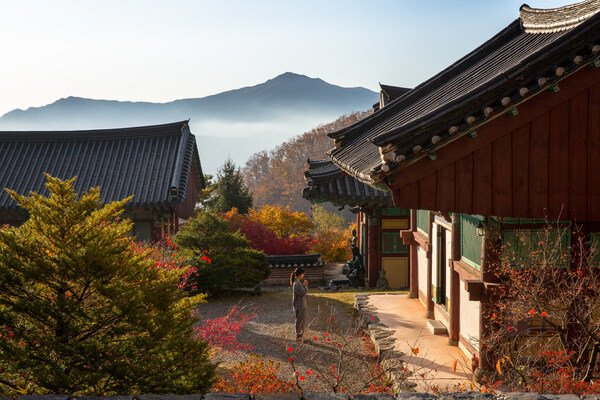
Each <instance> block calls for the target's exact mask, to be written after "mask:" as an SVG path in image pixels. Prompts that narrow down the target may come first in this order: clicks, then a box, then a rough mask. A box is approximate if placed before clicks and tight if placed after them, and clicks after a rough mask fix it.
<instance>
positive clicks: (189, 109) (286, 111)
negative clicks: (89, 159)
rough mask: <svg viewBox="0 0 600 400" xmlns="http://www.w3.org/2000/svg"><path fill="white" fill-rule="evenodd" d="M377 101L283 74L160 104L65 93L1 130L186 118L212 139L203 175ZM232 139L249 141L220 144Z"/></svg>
mask: <svg viewBox="0 0 600 400" xmlns="http://www.w3.org/2000/svg"><path fill="white" fill-rule="evenodd" d="M377 98H378V94H377V93H375V92H373V91H371V90H369V89H366V88H363V87H352V88H346V87H341V86H338V85H334V84H330V83H328V82H325V81H324V80H322V79H320V78H311V77H308V76H306V75H301V74H296V73H292V72H286V73H283V74H280V75H278V76H276V77H274V78H271V79H269V80H267V81H265V82H263V83H259V84H256V85H253V86H245V87H241V88H238V89H231V90H227V91H224V92H221V93H217V94H212V95H208V96H204V97H198V98H186V99H175V100H172V101H168V102H164V103H159V102H148V101H129V100H109V99H92V98H85V97H78V96H67V97H63V98H60V99H57V100H55V101H54V102H52V103H49V104H47V105H44V106H40V107H29V108H27V109H25V110H23V109H14V110H11V111H9V112H7V113H6V114H4V115H2V117H0V130H10V131H27V130H37V131H40V130H85V129H106V128H121V127H128V126H143V125H155V124H162V123H168V122H172V121H182V120H190V127H191V129H192V132H193V133H194V134H195V135H196V137H202V138H204V140H205V141H207V143H206V145H207V146H208V147H210V143H209V142H210V141H211V138H215V139H216V138H219V140H214V142H215V144H217V143H218V147H219V148H218V149H212V152H207V154H205V158H206V160H204V159H203V165H204V164H205V163H206V164H208V165H207V171H209V172H214V171H215V170H216V167H217V166H218V165H220V164H222V161H220V162H218V165H216V166H215V165H214V164H215V163H217V158H219V157H220V158H221V159H222V160H223V161H224V159H225V158H227V154H229V155H231V157H232V159H233V160H234V161H235V162H236V163H237V164H243V163H244V162H245V161H246V159H247V158H248V157H249V156H250V155H251V154H253V153H254V152H256V151H260V150H263V149H268V148H273V147H275V146H276V145H278V144H279V143H281V142H282V141H284V140H286V139H288V138H290V137H291V136H294V135H296V134H301V133H304V132H306V131H308V130H310V129H312V128H314V127H316V126H318V125H320V124H323V123H328V122H330V121H333V120H335V119H337V118H338V117H339V116H340V115H345V114H349V113H352V112H354V111H363V110H367V109H368V108H370V107H371V105H372V104H373V103H375V102H376V101H377ZM233 137H237V138H239V137H241V138H247V139H248V140H233V139H232V143H228V142H227V140H225V139H226V138H233ZM233 142H237V143H233ZM238 144H239V145H238ZM223 146H227V148H226V149H223ZM240 146H241V147H243V148H238V147H240ZM199 148H200V143H199ZM222 150H224V151H222ZM325 150H326V149H325ZM215 152H217V154H215ZM201 153H202V152H201ZM202 156H203V154H201V157H202ZM221 156H222V157H221Z"/></svg>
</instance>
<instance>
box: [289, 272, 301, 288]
mask: <svg viewBox="0 0 600 400" xmlns="http://www.w3.org/2000/svg"><path fill="white" fill-rule="evenodd" d="M303 273H304V268H302V267H298V268H296V269H295V270H294V272H292V275H290V286H293V285H294V281H295V280H296V278H297V277H299V276H300V275H302V274H303Z"/></svg>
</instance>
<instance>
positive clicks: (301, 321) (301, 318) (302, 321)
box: [296, 308, 306, 338]
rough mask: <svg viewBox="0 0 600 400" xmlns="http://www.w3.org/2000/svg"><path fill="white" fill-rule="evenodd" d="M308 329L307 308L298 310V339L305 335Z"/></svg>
mask: <svg viewBox="0 0 600 400" xmlns="http://www.w3.org/2000/svg"><path fill="white" fill-rule="evenodd" d="M305 327H306V308H303V309H300V310H296V337H297V338H301V337H302V335H304V328H305Z"/></svg>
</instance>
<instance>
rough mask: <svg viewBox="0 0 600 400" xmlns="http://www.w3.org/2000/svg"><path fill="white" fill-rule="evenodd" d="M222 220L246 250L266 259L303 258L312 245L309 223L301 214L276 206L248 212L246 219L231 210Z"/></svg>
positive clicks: (310, 224) (310, 222)
mask: <svg viewBox="0 0 600 400" xmlns="http://www.w3.org/2000/svg"><path fill="white" fill-rule="evenodd" d="M223 218H224V219H225V220H226V221H228V224H229V226H228V229H229V231H230V232H239V233H241V234H243V235H244V237H245V238H246V239H247V240H248V243H249V244H250V247H252V248H253V249H255V250H258V251H262V252H264V253H265V254H268V255H285V254H306V253H308V252H309V251H310V249H311V248H312V247H313V245H314V239H313V236H312V235H311V234H310V231H311V230H312V229H313V228H314V224H313V223H312V221H311V220H310V219H309V218H308V217H307V216H306V214H304V213H297V212H292V211H290V210H289V208H283V207H280V206H264V207H261V208H260V209H258V210H255V209H250V212H249V213H248V215H243V214H240V213H238V211H237V210H236V209H233V210H231V211H229V212H227V213H225V214H223Z"/></svg>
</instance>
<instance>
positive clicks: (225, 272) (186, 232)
mask: <svg viewBox="0 0 600 400" xmlns="http://www.w3.org/2000/svg"><path fill="white" fill-rule="evenodd" d="M227 229H228V224H227V221H225V220H223V219H221V218H219V217H217V216H216V215H214V214H212V213H210V212H205V211H198V212H197V213H196V214H195V215H194V216H193V217H192V218H191V219H190V221H189V223H188V224H187V225H186V226H185V227H184V228H183V229H182V230H181V231H180V232H179V233H177V235H175V237H174V241H175V243H177V245H179V246H180V247H181V250H182V252H183V254H184V255H185V256H186V258H187V259H188V261H189V262H190V263H191V264H192V265H193V266H194V267H195V271H194V272H192V274H191V275H190V277H189V278H188V282H189V284H188V285H189V289H190V291H192V292H193V293H197V292H202V293H209V294H219V293H222V292H224V291H227V290H228V289H233V288H247V287H252V286H254V285H256V284H258V283H260V282H261V281H262V280H264V279H266V278H268V277H269V273H270V268H269V264H268V263H267V257H266V256H265V254H264V253H262V252H259V251H255V250H252V249H250V248H249V245H248V241H247V240H246V239H245V238H244V237H243V236H242V235H241V234H240V233H231V232H228V230H227Z"/></svg>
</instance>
